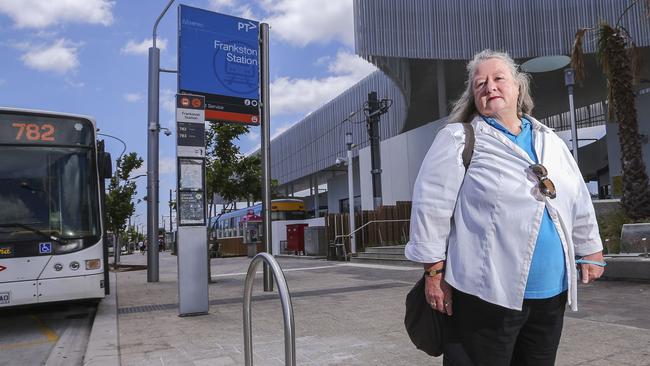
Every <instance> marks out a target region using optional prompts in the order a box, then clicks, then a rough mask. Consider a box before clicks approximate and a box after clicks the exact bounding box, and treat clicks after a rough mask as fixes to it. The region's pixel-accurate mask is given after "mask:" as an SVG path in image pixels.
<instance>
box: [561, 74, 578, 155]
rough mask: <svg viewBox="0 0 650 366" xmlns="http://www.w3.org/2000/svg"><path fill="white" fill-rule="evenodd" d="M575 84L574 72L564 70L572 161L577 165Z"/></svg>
mask: <svg viewBox="0 0 650 366" xmlns="http://www.w3.org/2000/svg"><path fill="white" fill-rule="evenodd" d="M574 84H575V70H574V69H572V68H568V69H564V85H565V86H566V87H567V90H568V92H569V115H570V117H571V137H572V139H573V142H572V144H573V159H575V161H576V164H578V127H577V126H576V113H575V108H574V106H573V85H574Z"/></svg>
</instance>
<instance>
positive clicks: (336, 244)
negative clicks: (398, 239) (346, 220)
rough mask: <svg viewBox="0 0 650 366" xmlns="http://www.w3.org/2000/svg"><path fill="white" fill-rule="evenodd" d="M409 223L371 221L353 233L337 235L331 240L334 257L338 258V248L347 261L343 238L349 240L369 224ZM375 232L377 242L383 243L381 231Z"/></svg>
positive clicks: (347, 255) (400, 220)
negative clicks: (377, 234) (377, 236)
mask: <svg viewBox="0 0 650 366" xmlns="http://www.w3.org/2000/svg"><path fill="white" fill-rule="evenodd" d="M409 221H411V219H398V220H372V221H368V222H366V223H365V224H363V225H361V226H359V227H358V228H356V229H355V230H354V231H353V232H351V233H349V234H339V235H336V236H335V237H334V240H332V242H331V245H333V246H334V248H335V253H336V256H337V257H338V251H339V248H340V249H341V251H342V252H343V258H344V259H345V260H346V261H347V260H348V259H349V253H348V252H347V250H346V249H345V241H344V239H345V238H350V237H351V236H352V235H353V234H355V233H356V232H358V231H360V230H362V229H363V228H365V227H366V226H368V225H370V224H374V223H386V222H409ZM377 232H378V233H379V240H380V242H381V243H383V239H382V238H381V230H379V231H377ZM403 235H404V236H406V233H403ZM339 239H340V241H339Z"/></svg>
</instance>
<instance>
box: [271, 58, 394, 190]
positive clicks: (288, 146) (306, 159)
mask: <svg viewBox="0 0 650 366" xmlns="http://www.w3.org/2000/svg"><path fill="white" fill-rule="evenodd" d="M371 91H376V92H377V98H378V99H383V98H386V99H391V100H392V105H391V107H390V108H389V109H388V112H387V113H386V114H384V115H382V116H381V121H380V124H379V126H380V132H379V136H380V138H381V139H382V140H384V139H387V138H390V137H393V136H396V135H398V134H399V133H400V132H401V131H402V127H403V125H404V120H405V117H406V102H405V100H404V97H403V94H402V92H401V91H400V90H399V88H398V87H397V85H396V84H395V83H393V81H391V79H389V78H388V77H387V76H386V75H384V73H382V72H381V71H375V72H373V73H372V74H370V75H368V76H367V77H366V78H364V79H363V80H361V81H360V82H358V83H357V84H356V85H354V86H353V87H351V88H350V89H348V90H346V91H345V92H343V93H342V94H340V95H339V96H337V97H336V98H334V99H333V100H331V101H330V102H328V103H327V104H325V105H323V106H322V107H320V108H319V109H317V110H316V111H314V112H312V113H311V114H309V115H308V116H306V117H305V118H303V119H302V120H301V121H300V122H298V123H297V124H295V125H294V126H293V127H291V128H290V129H288V130H287V131H285V132H284V133H283V134H281V135H280V136H278V137H276V138H274V139H273V140H272V141H271V175H272V176H273V178H275V179H277V180H278V183H279V184H284V183H287V182H291V181H293V180H296V179H300V178H303V177H305V176H308V175H310V174H313V173H316V172H318V171H321V170H324V169H327V168H329V167H331V166H333V165H334V164H335V161H336V158H337V157H339V156H345V155H346V152H347V147H346V146H345V133H346V132H352V139H353V143H354V144H356V145H357V146H358V149H360V148H363V147H365V146H367V145H368V144H369V141H368V133H367V132H366V124H365V117H364V114H363V106H364V104H365V103H366V101H367V100H368V93H369V92H371ZM355 111H359V112H358V113H357V114H356V115H355V116H353V117H352V118H350V119H349V120H347V119H348V117H349V116H350V113H352V112H355ZM358 149H355V150H354V151H355V153H356V151H358Z"/></svg>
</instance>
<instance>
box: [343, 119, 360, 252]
mask: <svg viewBox="0 0 650 366" xmlns="http://www.w3.org/2000/svg"><path fill="white" fill-rule="evenodd" d="M345 145H346V146H347V147H348V154H347V161H348V213H349V216H350V217H349V219H350V252H351V253H353V254H354V253H356V252H357V243H356V238H355V236H356V234H354V229H355V227H354V176H353V175H352V174H353V169H352V147H354V144H353V143H352V133H351V132H347V133H346V134H345Z"/></svg>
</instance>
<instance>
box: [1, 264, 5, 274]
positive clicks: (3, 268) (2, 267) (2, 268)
mask: <svg viewBox="0 0 650 366" xmlns="http://www.w3.org/2000/svg"><path fill="white" fill-rule="evenodd" d="M5 269H7V267H5V266H3V265H1V264H0V272H2V271H4V270H5Z"/></svg>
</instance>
